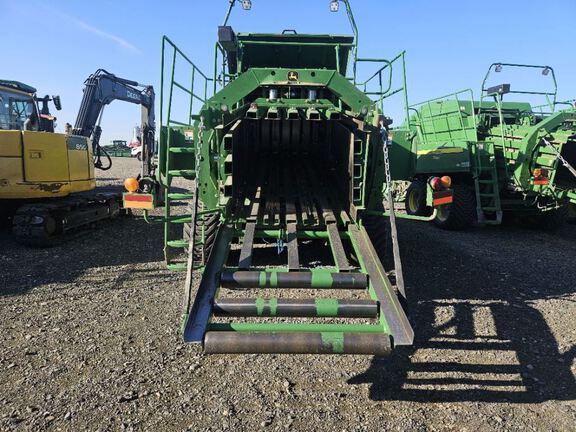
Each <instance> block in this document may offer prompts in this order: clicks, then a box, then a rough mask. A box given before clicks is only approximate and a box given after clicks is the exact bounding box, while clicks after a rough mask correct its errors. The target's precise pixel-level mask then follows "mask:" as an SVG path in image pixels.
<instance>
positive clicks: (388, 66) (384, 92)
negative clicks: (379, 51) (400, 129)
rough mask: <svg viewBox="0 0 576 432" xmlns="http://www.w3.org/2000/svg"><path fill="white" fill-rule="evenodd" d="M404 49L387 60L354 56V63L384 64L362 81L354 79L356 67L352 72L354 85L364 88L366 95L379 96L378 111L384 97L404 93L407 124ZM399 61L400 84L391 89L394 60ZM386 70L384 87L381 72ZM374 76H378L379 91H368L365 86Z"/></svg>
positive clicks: (382, 106) (406, 110)
mask: <svg viewBox="0 0 576 432" xmlns="http://www.w3.org/2000/svg"><path fill="white" fill-rule="evenodd" d="M405 54H406V52H405V51H402V52H400V53H399V54H398V55H396V57H394V58H393V59H392V60H388V59H379V58H356V59H355V65H356V63H384V65H383V66H382V67H380V69H378V70H376V72H374V73H373V74H372V75H371V76H370V77H369V78H367V79H366V80H364V81H362V82H358V81H357V79H356V67H355V72H354V77H353V78H354V81H353V83H354V85H355V86H361V87H363V88H364V93H365V94H366V95H368V96H380V98H379V99H378V100H377V101H374V102H377V103H378V105H379V106H378V108H379V109H380V112H384V99H386V98H389V97H390V96H393V95H395V94H397V93H400V92H403V94H404V114H405V117H406V122H407V124H408V123H409V121H410V120H409V119H410V114H409V112H408V89H407V84H406V62H405ZM399 60H400V61H401V68H402V85H401V86H400V87H398V88H396V89H394V90H392V85H393V76H394V75H393V73H394V62H396V61H399ZM386 70H388V79H387V84H386V87H385V88H384V85H383V81H382V73H383V72H384V71H386ZM375 78H378V87H379V91H368V89H367V87H368V84H369V83H371V82H372V81H373V80H374V79H375Z"/></svg>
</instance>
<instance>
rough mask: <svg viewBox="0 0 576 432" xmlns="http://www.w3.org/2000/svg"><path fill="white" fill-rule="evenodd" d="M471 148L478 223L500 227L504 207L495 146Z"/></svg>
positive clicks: (483, 145) (478, 145) (486, 145)
mask: <svg viewBox="0 0 576 432" xmlns="http://www.w3.org/2000/svg"><path fill="white" fill-rule="evenodd" d="M470 147H471V152H472V154H473V155H474V161H475V169H474V190H475V192H476V213H477V215H478V222H479V223H481V224H489V225H499V224H500V223H501V222H502V206H501V203H500V186H499V183H498V168H497V161H496V154H495V152H494V144H493V143H490V142H477V143H473V144H471V146H470Z"/></svg>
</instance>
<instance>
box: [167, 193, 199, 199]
mask: <svg viewBox="0 0 576 432" xmlns="http://www.w3.org/2000/svg"><path fill="white" fill-rule="evenodd" d="M166 196H167V197H168V199H171V200H188V199H192V198H194V194H193V193H168V194H167V195H166Z"/></svg>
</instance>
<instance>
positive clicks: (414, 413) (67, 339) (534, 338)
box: [0, 159, 576, 431]
mask: <svg viewBox="0 0 576 432" xmlns="http://www.w3.org/2000/svg"><path fill="white" fill-rule="evenodd" d="M115 162H116V163H115V167H114V168H113V170H112V171H110V172H107V173H104V175H103V176H101V182H102V183H101V184H106V183H113V182H114V181H117V180H116V179H117V178H123V177H125V176H126V175H127V174H130V173H133V172H135V171H136V169H137V168H136V161H134V160H129V159H116V160H115ZM399 230H400V240H401V248H402V255H403V259H404V270H405V278H406V285H407V290H408V293H409V295H410V298H411V304H410V308H411V311H412V320H413V324H414V327H415V330H416V334H417V340H416V344H415V347H414V348H412V349H409V350H398V351H397V352H395V353H394V354H393V355H392V356H391V357H388V358H373V357H369V356H342V357H336V356H312V355H307V356H302V355H301V356H286V355H240V356H223V355H213V356H204V355H202V354H200V353H199V352H198V351H196V350H195V349H194V348H192V347H190V346H186V345H184V344H183V343H182V342H181V339H180V334H179V317H180V297H181V287H182V283H183V275H182V274H175V273H171V272H168V271H167V270H165V269H164V265H163V261H162V260H163V256H162V230H161V227H160V226H158V225H152V226H148V225H146V224H145V223H144V222H143V221H142V220H140V219H138V218H127V219H122V220H118V221H115V222H113V223H110V224H106V225H105V226H102V227H101V228H100V229H98V230H97V231H95V232H93V233H92V234H91V235H90V236H84V237H80V238H77V239H74V240H71V241H70V242H68V243H67V244H65V245H62V246H58V247H55V248H52V249H45V250H36V249H26V248H24V247H22V246H20V245H18V244H16V243H14V241H13V240H12V238H11V237H10V235H9V234H8V233H6V232H2V233H0V244H1V249H0V270H1V271H0V317H1V318H0V325H1V328H0V388H1V391H0V430H54V431H57V430H70V431H78V430H101V431H109V430H110V431H112V430H150V431H159V430H187V429H189V430H213V431H217V430H234V431H250V430H259V429H265V430H288V429H292V430H304V431H315V430H346V431H356V430H358V431H360V430H423V431H424V430H425V431H428V430H432V431H434V430H458V431H476V430H482V431H490V430H498V431H500V430H530V431H532V430H534V431H542V430H554V431H556V430H557V431H573V430H576V402H575V401H574V400H575V399H576V380H575V372H576V363H575V356H576V323H575V320H574V317H575V316H576V294H575V292H574V291H575V287H576V276H574V274H572V273H570V269H571V268H572V265H573V264H574V259H575V257H576V226H574V225H568V226H566V227H565V228H563V229H562V230H561V231H560V232H558V233H555V234H549V233H543V232H539V231H536V230H528V229H522V228H515V227H488V228H475V229H472V230H469V231H466V232H445V231H441V230H439V229H436V228H435V227H434V226H432V225H430V224H425V223H417V222H407V221H402V223H401V224H400V226H399Z"/></svg>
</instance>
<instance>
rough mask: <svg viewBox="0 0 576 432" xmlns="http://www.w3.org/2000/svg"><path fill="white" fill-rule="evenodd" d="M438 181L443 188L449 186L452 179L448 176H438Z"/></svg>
mask: <svg viewBox="0 0 576 432" xmlns="http://www.w3.org/2000/svg"><path fill="white" fill-rule="evenodd" d="M440 183H442V186H444V187H445V188H449V187H450V186H452V179H451V178H450V176H442V177H440Z"/></svg>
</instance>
